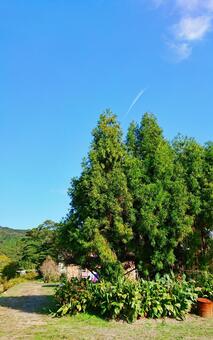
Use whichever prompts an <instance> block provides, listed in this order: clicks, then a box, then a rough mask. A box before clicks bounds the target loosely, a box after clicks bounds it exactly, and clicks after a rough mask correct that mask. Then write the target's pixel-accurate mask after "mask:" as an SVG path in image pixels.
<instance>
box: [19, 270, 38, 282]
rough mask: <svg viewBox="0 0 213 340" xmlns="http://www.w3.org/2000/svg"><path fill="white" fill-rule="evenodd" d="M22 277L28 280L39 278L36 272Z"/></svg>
mask: <svg viewBox="0 0 213 340" xmlns="http://www.w3.org/2000/svg"><path fill="white" fill-rule="evenodd" d="M22 277H23V278H24V279H26V280H36V279H37V278H38V273H37V272H36V271H31V272H28V273H26V274H24V275H22Z"/></svg>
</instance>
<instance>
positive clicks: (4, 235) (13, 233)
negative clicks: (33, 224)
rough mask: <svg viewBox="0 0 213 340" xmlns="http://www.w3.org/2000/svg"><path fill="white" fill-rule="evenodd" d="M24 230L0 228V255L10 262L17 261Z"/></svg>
mask: <svg viewBox="0 0 213 340" xmlns="http://www.w3.org/2000/svg"><path fill="white" fill-rule="evenodd" d="M25 233H26V230H20V229H12V228H6V227H0V253H1V254H4V255H7V256H8V257H10V258H11V259H12V260H14V261H15V260H17V257H18V254H19V250H20V240H21V238H22V237H23V236H24V235H25Z"/></svg>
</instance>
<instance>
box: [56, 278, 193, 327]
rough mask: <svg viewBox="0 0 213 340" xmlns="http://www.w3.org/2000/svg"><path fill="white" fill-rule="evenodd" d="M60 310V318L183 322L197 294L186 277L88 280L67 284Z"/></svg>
mask: <svg viewBox="0 0 213 340" xmlns="http://www.w3.org/2000/svg"><path fill="white" fill-rule="evenodd" d="M56 298H57V300H58V302H59V305H60V308H59V309H58V311H57V313H56V315H58V316H60V315H65V314H71V315H72V314H76V313H80V312H90V313H91V312H92V313H95V314H97V315H99V316H101V317H103V318H107V319H117V320H118V319H122V320H125V321H127V322H133V321H135V320H136V319H137V318H138V317H140V316H146V317H151V318H160V317H166V316H168V317H173V318H179V319H182V318H183V317H184V315H185V314H186V313H188V312H189V311H190V310H191V307H192V305H193V303H194V302H195V301H196V298H197V294H196V290H195V287H194V285H193V284H192V283H189V282H187V281H186V280H185V277H183V278H179V279H177V278H176V277H175V276H174V275H170V276H169V275H165V276H163V277H160V276H156V278H155V280H152V281H146V280H141V281H135V282H132V281H129V280H125V279H119V280H118V281H115V282H114V283H112V282H108V281H101V282H99V283H96V284H93V283H92V282H90V281H88V280H77V279H73V280H71V281H70V282H68V281H65V282H63V284H62V285H61V286H60V287H59V288H58V289H57V291H56Z"/></svg>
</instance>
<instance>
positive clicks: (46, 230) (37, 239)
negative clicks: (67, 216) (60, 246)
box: [20, 220, 58, 269]
mask: <svg viewBox="0 0 213 340" xmlns="http://www.w3.org/2000/svg"><path fill="white" fill-rule="evenodd" d="M57 227H58V224H56V223H55V222H53V221H51V220H47V221H45V222H43V223H42V224H40V225H39V226H38V227H37V228H33V229H31V230H28V231H27V232H26V235H25V237H24V238H23V239H22V244H21V246H22V254H21V258H20V266H21V267H22V268H24V269H34V268H39V267H40V265H41V264H42V262H43V261H44V260H45V258H46V256H48V255H49V256H51V257H52V258H53V259H56V258H57V256H58V252H57V246H56V235H57Z"/></svg>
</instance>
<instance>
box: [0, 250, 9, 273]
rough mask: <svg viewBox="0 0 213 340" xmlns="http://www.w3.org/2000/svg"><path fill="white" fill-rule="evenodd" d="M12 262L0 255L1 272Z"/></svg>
mask: <svg viewBox="0 0 213 340" xmlns="http://www.w3.org/2000/svg"><path fill="white" fill-rule="evenodd" d="M10 262H11V259H10V258H9V257H8V256H6V255H4V254H0V272H2V270H3V269H4V267H5V266H7V265H8V264H9V263H10Z"/></svg>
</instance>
